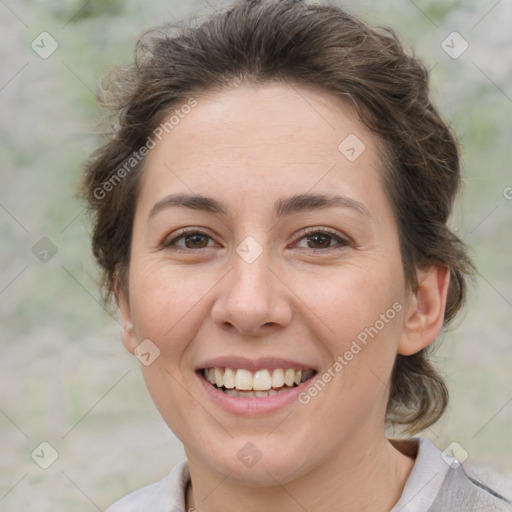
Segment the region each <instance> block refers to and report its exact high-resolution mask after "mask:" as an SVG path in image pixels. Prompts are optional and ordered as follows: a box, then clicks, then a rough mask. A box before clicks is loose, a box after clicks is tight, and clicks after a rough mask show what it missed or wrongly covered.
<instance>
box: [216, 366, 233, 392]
mask: <svg viewBox="0 0 512 512" xmlns="http://www.w3.org/2000/svg"><path fill="white" fill-rule="evenodd" d="M220 387H222V382H221V385H220V386H219V388H220ZM224 387H225V388H227V389H233V388H234V387H235V372H234V371H233V370H232V369H231V368H226V369H225V370H224Z"/></svg>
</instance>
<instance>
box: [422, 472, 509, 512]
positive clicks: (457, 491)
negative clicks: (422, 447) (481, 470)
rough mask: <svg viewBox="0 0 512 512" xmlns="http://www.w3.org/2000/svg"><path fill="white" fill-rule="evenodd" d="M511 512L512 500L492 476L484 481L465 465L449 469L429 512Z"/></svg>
mask: <svg viewBox="0 0 512 512" xmlns="http://www.w3.org/2000/svg"><path fill="white" fill-rule="evenodd" d="M448 510H449V511H453V512H466V511H474V512H488V511H493V510H495V511H503V512H506V511H508V512H511V511H512V501H510V500H509V499H507V498H505V496H503V495H502V494H501V493H500V492H499V491H498V483H497V482H496V481H495V479H494V478H492V477H490V476H489V475H488V476H487V477H485V478H482V475H477V474H475V473H474V472H469V471H466V470H465V469H464V467H463V466H462V465H459V466H457V467H452V468H450V469H449V471H448V473H447V475H446V477H445V479H444V481H443V485H442V486H441V489H440V490H439V494H438V496H437V498H436V500H435V502H434V504H433V506H432V508H431V509H430V512H444V511H448Z"/></svg>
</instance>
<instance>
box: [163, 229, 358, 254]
mask: <svg viewBox="0 0 512 512" xmlns="http://www.w3.org/2000/svg"><path fill="white" fill-rule="evenodd" d="M191 234H200V235H205V236H207V237H208V238H210V239H211V240H214V236H212V235H211V234H210V233H209V230H207V229H206V228H202V227H194V226H188V227H185V228H181V229H178V230H177V231H175V232H174V233H172V234H171V235H168V236H166V237H165V238H164V240H163V241H162V243H161V244H159V246H160V248H162V249H168V248H170V247H172V248H173V250H176V251H181V252H190V251H193V252H199V251H201V250H204V249H211V247H203V248H199V249H189V248H187V247H182V246H179V245H175V242H176V240H178V239H180V238H183V237H184V236H186V235H191ZM310 234H311V235H313V234H326V235H328V236H330V237H332V238H333V239H334V240H336V241H337V242H338V245H337V246H336V245H334V246H332V247H326V248H323V249H312V248H309V247H299V248H298V249H299V250H305V251H308V252H311V251H313V252H328V251H330V250H334V249H339V248H340V247H339V246H340V245H341V247H346V246H349V245H352V244H353V242H352V240H351V239H350V238H349V237H347V236H346V235H343V234H341V233H339V232H338V231H336V230H335V229H332V228H326V227H320V226H311V227H308V228H304V229H301V230H300V231H299V232H298V233H297V234H296V237H298V238H296V241H295V242H293V244H292V245H294V244H296V243H297V242H299V241H300V240H302V239H303V238H305V237H306V236H308V235H310ZM171 237H172V238H171ZM169 238H171V239H170V240H169Z"/></svg>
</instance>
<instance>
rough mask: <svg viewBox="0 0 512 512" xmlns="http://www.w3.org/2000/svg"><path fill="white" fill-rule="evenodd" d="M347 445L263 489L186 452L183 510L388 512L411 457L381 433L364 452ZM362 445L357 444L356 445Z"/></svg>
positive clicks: (399, 494) (406, 476) (231, 511)
mask: <svg viewBox="0 0 512 512" xmlns="http://www.w3.org/2000/svg"><path fill="white" fill-rule="evenodd" d="M353 446H358V444H357V443H348V444H347V446H346V447H345V448H344V449H343V450H340V451H339V453H337V454H334V455H333V456H332V457H331V458H330V459H329V460H327V461H324V462H323V463H322V464H321V465H319V466H318V467H316V468H314V469H313V470H311V471H310V472H308V473H307V474H304V475H302V476H301V477H299V478H297V479H295V480H293V481H291V482H288V483H286V484H285V485H282V484H280V483H279V482H278V481H275V485H271V486H267V487H261V486H260V487H255V486H249V485H246V484H244V483H243V482H240V481H238V480H235V479H232V478H229V477H227V478H226V477H225V476H222V475H219V474H218V473H216V472H214V471H211V469H210V468H207V467H205V466H204V464H203V463H202V462H201V461H200V460H198V459H196V458H194V457H193V456H190V455H189V454H187V457H188V460H189V467H190V474H191V480H192V483H193V487H192V486H189V488H188V489H187V496H186V498H187V499H186V510H190V509H193V510H197V511H198V512H212V511H218V510H223V511H224V512H235V511H237V512H238V511H239V510H240V509H241V508H242V509H243V510H246V511H248V512H256V511H261V510H279V511H280V512H303V511H304V510H307V511H308V512H319V511H324V510H343V511H347V512H349V511H358V512H386V511H389V510H390V509H391V508H392V507H393V505H394V504H395V503H396V502H397V501H398V500H399V498H400V496H401V494H402V491H403V488H404V486H405V482H406V481H407V478H408V477H409V474H410V472H411V470H412V467H413V465H414V460H413V459H412V458H410V457H408V456H406V455H404V454H402V453H401V452H399V451H398V450H397V449H395V448H394V447H393V446H392V445H391V444H390V443H389V441H388V440H387V439H386V438H385V437H383V438H382V439H381V440H379V442H376V443H373V444H372V445H370V446H368V445H367V446H366V449H365V450H364V451H361V450H360V449H357V450H356V449H354V448H351V447H353ZM359 446H360V445H359Z"/></svg>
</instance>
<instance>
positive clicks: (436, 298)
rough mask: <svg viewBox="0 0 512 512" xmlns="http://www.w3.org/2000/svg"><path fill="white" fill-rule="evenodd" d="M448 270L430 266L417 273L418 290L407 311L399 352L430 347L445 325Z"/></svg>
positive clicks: (412, 351)
mask: <svg viewBox="0 0 512 512" xmlns="http://www.w3.org/2000/svg"><path fill="white" fill-rule="evenodd" d="M449 283H450V271H449V269H448V268H446V267H438V266H431V267H429V268H427V269H425V270H419V271H418V289H417V290H416V293H415V294H414V295H413V296H412V297H411V301H410V304H409V308H408V310H407V312H406V315H407V317H406V318H405V323H404V329H403V332H402V337H401V339H400V343H399V345H398V353H399V354H401V355H404V356H409V355H411V354H415V353H416V352H419V351H420V350H421V349H423V348H425V347H427V346H428V345H430V344H431V343H432V342H433V341H434V340H435V339H436V338H437V337H438V336H439V333H440V332H441V329H442V328H443V322H444V313H445V308H446V298H447V295H448V286H449Z"/></svg>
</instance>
